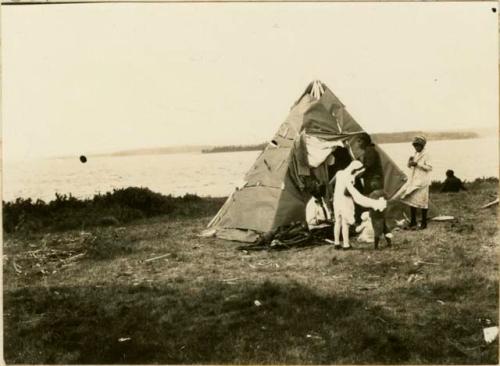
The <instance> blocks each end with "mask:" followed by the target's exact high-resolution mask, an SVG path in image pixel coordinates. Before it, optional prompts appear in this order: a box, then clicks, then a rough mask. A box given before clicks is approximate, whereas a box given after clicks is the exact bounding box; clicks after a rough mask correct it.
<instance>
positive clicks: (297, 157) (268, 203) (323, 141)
mask: <svg viewBox="0 0 500 366" xmlns="http://www.w3.org/2000/svg"><path fill="white" fill-rule="evenodd" d="M361 133H365V131H364V130H363V129H362V128H361V126H360V125H359V124H358V123H357V122H356V121H355V120H354V118H353V117H352V116H351V115H350V114H349V112H348V111H347V110H346V109H345V106H344V105H343V104H342V102H340V100H339V99H338V98H337V97H336V96H335V94H333V92H332V91H331V90H330V89H328V87H327V86H326V85H325V84H323V83H321V82H320V81H314V82H312V83H310V84H309V85H308V87H307V88H306V90H305V91H304V93H303V94H302V95H301V97H300V98H299V100H298V101H297V102H296V103H295V104H294V106H293V107H292V109H291V110H290V113H289V115H288V117H287V118H286V120H285V122H283V123H282V124H281V126H280V127H279V129H278V131H277V133H276V134H275V135H274V136H273V138H272V139H271V140H270V142H269V144H268V145H267V147H266V148H265V149H264V150H263V151H262V153H261V154H260V155H259V157H258V158H257V160H256V161H255V163H254V164H253V166H252V167H251V168H250V170H249V171H248V172H247V173H246V175H245V178H244V182H245V183H244V184H243V185H242V186H241V187H239V188H237V189H236V190H235V191H234V192H233V193H232V194H231V195H230V196H229V198H228V199H227V201H226V202H225V203H224V205H223V206H222V208H221V209H220V210H219V212H218V213H217V215H216V216H215V217H214V218H213V219H212V221H211V222H210V223H209V225H208V228H209V229H211V230H215V236H217V237H219V238H222V239H227V240H236V241H243V242H255V241H256V240H257V239H258V238H259V236H260V235H262V234H263V233H266V232H269V231H271V230H274V229H276V228H277V227H280V226H283V225H288V224H290V223H293V222H297V221H302V222H304V221H305V208H306V204H307V202H308V201H309V199H310V198H311V189H310V188H311V187H310V185H311V184H312V183H315V182H316V183H317V182H319V183H321V184H325V185H326V190H327V192H326V198H327V199H328V198H329V197H331V195H332V192H331V186H330V185H329V184H328V182H329V177H328V158H329V157H330V156H331V151H332V150H333V149H335V148H338V147H341V146H342V147H345V148H347V149H348V150H349V152H350V155H351V157H352V158H353V159H355V158H359V157H360V155H361V152H360V151H355V147H354V146H353V144H352V142H353V141H354V139H355V138H356V136H359V134H361ZM376 150H377V151H378V153H379V155H380V159H381V163H382V168H383V172H384V177H383V182H384V190H385V193H386V194H387V197H389V199H390V198H391V197H392V196H394V195H395V194H396V193H397V191H399V190H400V188H401V187H402V186H403V184H404V182H405V181H406V176H405V174H404V173H403V172H402V171H401V170H400V169H399V168H398V167H397V165H396V164H395V163H394V162H393V161H392V160H391V159H390V158H389V156H388V155H387V154H386V153H385V152H384V151H383V150H382V149H380V147H378V146H376ZM402 210H403V209H402V205H401V204H399V203H396V202H393V203H390V204H389V205H388V208H387V213H386V214H387V217H388V219H389V224H390V223H391V221H392V223H393V224H395V220H396V219H401V218H402V217H403V215H402Z"/></svg>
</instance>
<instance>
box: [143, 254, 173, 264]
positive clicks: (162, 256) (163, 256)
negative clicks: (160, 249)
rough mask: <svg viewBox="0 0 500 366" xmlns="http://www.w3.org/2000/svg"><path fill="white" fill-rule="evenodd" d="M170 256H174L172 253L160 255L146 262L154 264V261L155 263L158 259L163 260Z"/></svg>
mask: <svg viewBox="0 0 500 366" xmlns="http://www.w3.org/2000/svg"><path fill="white" fill-rule="evenodd" d="M170 255H172V254H171V253H167V254H163V255H159V256H158V257H153V258H149V259H145V260H144V262H145V263H146V262H152V261H155V260H157V259H162V258H165V257H169V256H170Z"/></svg>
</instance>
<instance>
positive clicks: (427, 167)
mask: <svg viewBox="0 0 500 366" xmlns="http://www.w3.org/2000/svg"><path fill="white" fill-rule="evenodd" d="M415 166H416V167H417V168H419V169H422V170H423V171H426V172H430V171H431V170H432V165H431V163H430V161H429V156H428V155H427V154H425V155H424V156H423V157H422V159H420V160H419V161H416V162H415Z"/></svg>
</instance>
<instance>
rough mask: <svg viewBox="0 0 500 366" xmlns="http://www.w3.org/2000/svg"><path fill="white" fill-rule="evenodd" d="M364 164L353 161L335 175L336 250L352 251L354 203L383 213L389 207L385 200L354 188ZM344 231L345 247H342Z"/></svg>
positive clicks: (334, 232) (334, 233)
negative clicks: (364, 194) (366, 194)
mask: <svg viewBox="0 0 500 366" xmlns="http://www.w3.org/2000/svg"><path fill="white" fill-rule="evenodd" d="M363 171H364V169H363V164H362V163H361V162H360V161H359V160H353V161H352V162H351V163H350V164H349V166H347V168H345V169H343V170H339V171H338V172H337V174H336V175H335V189H334V191H333V213H334V218H335V223H334V229H333V236H334V246H335V248H336V249H340V248H342V249H351V245H350V243H349V227H350V226H351V225H353V224H354V202H356V203H357V204H359V205H361V206H363V207H368V208H373V209H375V210H379V211H382V210H384V209H385V207H386V206H387V202H386V201H385V199H383V198H381V199H378V200H373V199H370V198H368V197H366V196H363V195H362V194H361V193H359V192H358V191H357V190H356V188H354V179H355V178H356V177H357V176H358V175H359V174H361V173H363ZM341 231H342V238H343V245H342V246H341V245H340V232H341Z"/></svg>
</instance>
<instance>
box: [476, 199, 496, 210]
mask: <svg viewBox="0 0 500 366" xmlns="http://www.w3.org/2000/svg"><path fill="white" fill-rule="evenodd" d="M496 204H498V198H497V199H496V200H494V201H492V202H490V203H487V204H485V205H484V206H481V207H480V208H488V207H491V206H493V205H496Z"/></svg>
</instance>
